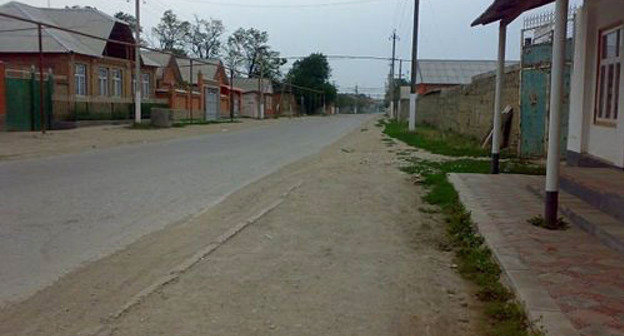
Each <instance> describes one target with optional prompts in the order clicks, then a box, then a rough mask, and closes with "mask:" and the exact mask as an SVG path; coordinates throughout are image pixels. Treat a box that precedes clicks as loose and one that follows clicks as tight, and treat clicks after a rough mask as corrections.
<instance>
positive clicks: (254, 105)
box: [234, 78, 275, 119]
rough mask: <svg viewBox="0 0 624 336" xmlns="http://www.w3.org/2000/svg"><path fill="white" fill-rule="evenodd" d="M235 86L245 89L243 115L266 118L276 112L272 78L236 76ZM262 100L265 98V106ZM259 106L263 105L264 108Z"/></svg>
mask: <svg viewBox="0 0 624 336" xmlns="http://www.w3.org/2000/svg"><path fill="white" fill-rule="evenodd" d="M234 86H236V87H238V88H240V89H241V90H242V91H243V108H242V110H241V115H242V116H244V117H249V118H257V119H264V118H266V117H270V116H273V115H274V114H275V111H274V109H273V84H272V82H271V80H270V79H267V78H263V79H262V80H260V79H258V78H234ZM261 93H262V94H261ZM261 100H263V104H262V105H263V106H262V105H260V104H261V103H260V101H261ZM259 106H262V108H261V107H259Z"/></svg>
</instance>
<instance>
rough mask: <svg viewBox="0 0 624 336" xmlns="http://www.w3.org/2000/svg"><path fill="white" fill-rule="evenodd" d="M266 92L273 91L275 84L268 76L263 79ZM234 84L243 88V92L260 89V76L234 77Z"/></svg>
mask: <svg viewBox="0 0 624 336" xmlns="http://www.w3.org/2000/svg"><path fill="white" fill-rule="evenodd" d="M261 85H262V88H263V89H264V93H273V84H272V83H271V80H270V79H268V78H263V79H262V83H261ZM234 86H235V87H237V88H241V89H243V92H251V91H258V78H234Z"/></svg>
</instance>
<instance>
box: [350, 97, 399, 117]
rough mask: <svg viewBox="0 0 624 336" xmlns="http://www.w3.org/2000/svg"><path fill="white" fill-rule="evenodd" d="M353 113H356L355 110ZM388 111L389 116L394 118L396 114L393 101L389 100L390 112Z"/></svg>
mask: <svg viewBox="0 0 624 336" xmlns="http://www.w3.org/2000/svg"><path fill="white" fill-rule="evenodd" d="M355 113H357V112H355ZM389 113H390V118H392V119H396V115H395V114H394V102H393V101H391V102H390V112H389Z"/></svg>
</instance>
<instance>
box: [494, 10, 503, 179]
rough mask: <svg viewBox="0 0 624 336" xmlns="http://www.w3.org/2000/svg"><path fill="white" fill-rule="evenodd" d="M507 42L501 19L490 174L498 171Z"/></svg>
mask: <svg viewBox="0 0 624 336" xmlns="http://www.w3.org/2000/svg"><path fill="white" fill-rule="evenodd" d="M506 44H507V24H506V23H504V22H503V21H502V20H501V22H500V26H499V27H498V63H497V66H496V88H495V91H494V116H493V118H492V120H493V121H492V169H491V172H492V174H498V173H499V172H500V164H499V160H500V143H501V134H500V133H501V111H502V104H503V102H502V99H503V83H504V82H505V47H506Z"/></svg>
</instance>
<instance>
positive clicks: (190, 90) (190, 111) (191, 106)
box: [189, 58, 193, 124]
mask: <svg viewBox="0 0 624 336" xmlns="http://www.w3.org/2000/svg"><path fill="white" fill-rule="evenodd" d="M189 61H190V67H189V69H190V70H189V75H190V77H191V82H190V83H189V115H190V119H191V124H192V123H193V59H192V58H191V59H189Z"/></svg>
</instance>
